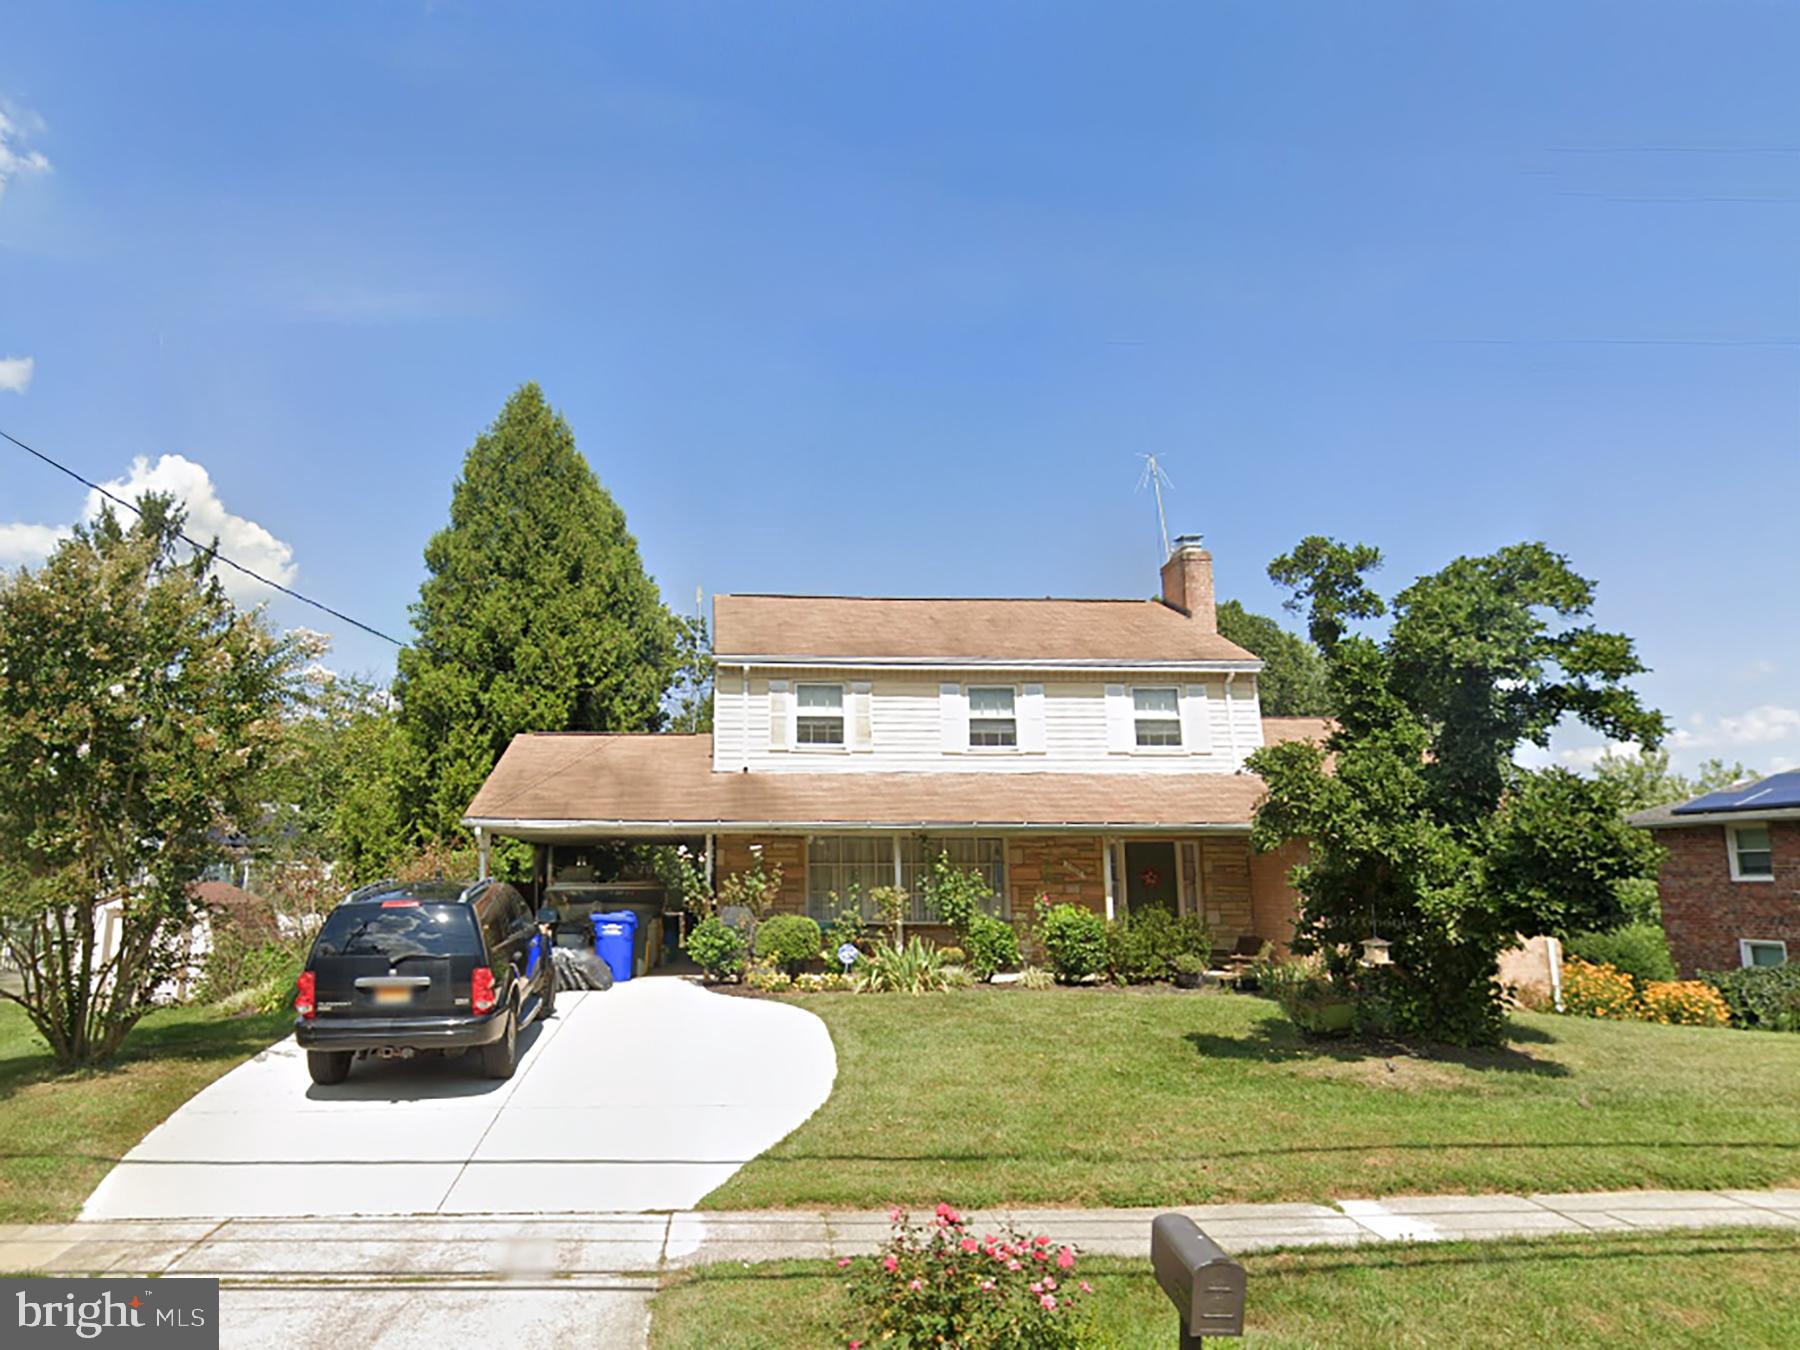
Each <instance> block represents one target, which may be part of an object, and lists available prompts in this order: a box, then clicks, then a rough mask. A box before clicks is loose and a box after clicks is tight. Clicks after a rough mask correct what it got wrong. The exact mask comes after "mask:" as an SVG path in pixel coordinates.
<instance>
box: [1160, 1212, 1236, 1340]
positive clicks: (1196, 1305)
mask: <svg viewBox="0 0 1800 1350" xmlns="http://www.w3.org/2000/svg"><path fill="white" fill-rule="evenodd" d="M1150 1265H1151V1267H1152V1269H1154V1270H1155V1272H1156V1282H1157V1283H1158V1284H1160V1285H1161V1286H1162V1290H1163V1293H1165V1294H1167V1295H1168V1296H1169V1301H1170V1302H1172V1303H1173V1304H1174V1305H1175V1311H1176V1312H1177V1313H1179V1314H1180V1315H1181V1350H1199V1347H1200V1344H1201V1338H1202V1337H1205V1336H1242V1335H1243V1334H1244V1268H1243V1267H1242V1266H1240V1265H1239V1264H1238V1263H1237V1262H1236V1261H1233V1260H1232V1259H1231V1258H1230V1257H1229V1256H1227V1255H1226V1254H1225V1250H1224V1248H1222V1247H1220V1246H1219V1244H1218V1243H1216V1242H1214V1241H1213V1240H1212V1239H1211V1238H1209V1237H1208V1236H1206V1234H1205V1233H1202V1232H1201V1231H1200V1226H1199V1225H1198V1224H1196V1223H1195V1222H1194V1221H1193V1220H1192V1219H1190V1218H1188V1216H1187V1215H1185V1214H1158V1215H1157V1216H1156V1218H1155V1219H1154V1220H1152V1221H1151V1224H1150Z"/></svg>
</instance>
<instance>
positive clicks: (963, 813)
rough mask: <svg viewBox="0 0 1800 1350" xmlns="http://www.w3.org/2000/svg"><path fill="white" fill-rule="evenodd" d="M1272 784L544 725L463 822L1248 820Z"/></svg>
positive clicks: (525, 832)
mask: <svg viewBox="0 0 1800 1350" xmlns="http://www.w3.org/2000/svg"><path fill="white" fill-rule="evenodd" d="M1262 791H1263V785H1262V780H1261V779H1260V778H1256V777H1253V776H1251V775H1249V774H1216V773H1215V774H1208V773H1193V774H1165V773H1159V774H1093V773H849V772H844V773H798V772H794V773H788V772H782V773H716V772H714V771H713V767H712V737H711V736H706V735H699V736H615V735H579V734H540V735H525V736H516V737H514V738H513V742H512V744H511V745H510V746H508V747H507V750H506V753H505V754H504V755H502V756H501V758H500V762H499V764H497V765H495V766H494V771H493V772H492V773H491V774H489V775H488V780H487V782H486V783H484V784H482V787H481V791H480V792H478V793H476V794H475V800H474V801H473V802H471V803H470V804H469V810H468V814H467V816H466V819H468V820H469V821H471V822H483V823H492V824H494V825H496V827H497V828H499V830H500V832H501V833H504V834H512V835H516V836H517V837H521V838H531V837H545V836H547V835H549V834H553V833H555V831H554V830H552V829H547V828H545V826H546V824H547V823H548V822H577V821H579V822H596V823H605V824H609V825H612V826H614V827H616V828H624V827H625V826H628V825H636V826H657V827H661V828H666V829H671V830H686V831H698V830H703V829H710V828H715V827H721V828H722V827H727V826H731V825H750V824H756V825H782V826H815V825H843V826H849V825H872V826H888V827H902V826H942V825H961V826H965V827H966V826H971V825H981V826H993V827H996V828H1003V827H1009V826H1039V827H1042V826H1055V825H1076V826H1102V825H1105V826H1113V825H1117V826H1138V827H1145V826H1149V827H1164V828H1166V827H1174V826H1193V827H1207V826H1222V825H1232V826H1246V825H1248V823H1249V820H1250V814H1251V812H1252V811H1253V810H1254V809H1255V806H1256V803H1257V801H1258V800H1259V799H1260V798H1261V796H1262ZM502 822H510V823H511V828H507V827H506V826H505V825H504V824H502ZM523 822H537V823H538V824H537V825H536V826H535V827H534V826H532V825H527V824H524V823H523Z"/></svg>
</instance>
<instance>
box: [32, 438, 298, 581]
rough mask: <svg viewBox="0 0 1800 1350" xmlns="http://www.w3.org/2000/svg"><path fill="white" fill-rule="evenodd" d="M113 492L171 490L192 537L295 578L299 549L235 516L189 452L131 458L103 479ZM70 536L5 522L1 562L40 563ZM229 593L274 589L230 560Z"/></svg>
mask: <svg viewBox="0 0 1800 1350" xmlns="http://www.w3.org/2000/svg"><path fill="white" fill-rule="evenodd" d="M101 486H103V487H104V488H105V489H106V490H107V491H108V492H110V493H112V494H113V495H114V496H116V497H119V498H121V499H123V500H125V501H128V502H135V501H136V500H137V499H138V498H139V497H140V496H141V495H143V494H144V493H146V492H160V493H166V494H168V495H170V496H172V497H174V498H175V499H176V501H177V502H179V503H180V504H181V505H182V506H183V507H185V508H186V510H187V524H186V526H185V527H184V528H185V529H186V531H187V533H188V535H189V536H190V537H191V538H193V539H197V540H199V541H200V542H201V543H202V544H204V543H208V542H210V541H211V540H213V539H215V538H216V539H217V540H218V541H219V552H220V553H222V554H223V555H225V556H226V557H228V558H232V559H234V560H235V561H237V562H240V563H242V564H243V565H244V566H245V567H248V568H250V569H252V570H253V571H256V572H259V573H261V574H262V575H263V576H265V577H268V578H269V579H270V580H271V581H277V582H280V583H281V584H283V585H287V584H288V583H290V582H292V581H293V579H294V573H295V567H294V550H293V548H292V547H291V546H290V545H288V544H286V543H284V542H282V541H281V540H279V539H277V538H276V537H275V536H274V535H273V534H271V533H270V532H269V531H268V530H266V529H264V528H263V527H262V526H261V525H258V524H257V523H256V522H255V521H254V520H249V519H246V518H245V517H243V516H238V515H233V514H232V513H231V512H230V511H227V510H226V509H225V504H224V503H223V502H221V501H220V500H219V493H218V489H217V488H216V487H214V486H213V481H212V475H211V474H209V473H207V471H206V467H205V466H204V465H202V464H198V463H196V462H195V461H193V460H191V459H188V458H187V457H186V456H185V455H162V456H160V457H159V458H158V459H157V461H156V463H155V464H152V463H151V462H150V460H149V459H148V458H147V457H146V456H143V455H139V456H138V457H137V458H136V459H134V460H132V461H131V469H130V471H129V472H128V473H126V474H125V476H124V477H122V478H115V479H112V480H111V481H109V482H106V483H103V484H102V485H101ZM102 501H103V498H102V497H101V496H100V494H99V493H98V492H92V491H90V492H89V493H88V495H87V502H86V504H85V505H84V506H83V507H82V512H81V518H82V520H84V521H91V520H93V519H95V518H96V517H97V516H98V515H99V514H100V507H101V504H102ZM68 535H69V527H68V526H66V525H32V524H25V523H15V524H5V523H0V562H4V563H9V564H17V563H35V562H41V561H42V560H43V559H44V558H45V557H47V556H48V555H49V553H50V552H51V550H52V549H54V548H55V547H56V545H57V543H58V542H59V541H60V540H63V539H66V538H67V537H68ZM217 571H218V575H219V580H220V581H221V582H222V583H223V584H224V587H225V591H226V594H228V595H230V596H231V598H232V599H233V600H236V601H237V602H238V603H240V604H252V603H255V602H257V601H260V600H266V599H268V597H269V588H268V587H267V586H264V585H263V584H261V583H260V582H257V581H252V580H251V579H250V578H249V577H247V576H245V575H244V574H243V573H242V572H240V571H238V570H237V569H236V568H234V567H228V566H226V565H225V564H224V563H220V564H218V567H217Z"/></svg>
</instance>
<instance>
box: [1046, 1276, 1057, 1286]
mask: <svg viewBox="0 0 1800 1350" xmlns="http://www.w3.org/2000/svg"><path fill="white" fill-rule="evenodd" d="M1044 1288H1046V1289H1054V1288H1056V1277H1055V1276H1054V1275H1046V1276H1044Z"/></svg>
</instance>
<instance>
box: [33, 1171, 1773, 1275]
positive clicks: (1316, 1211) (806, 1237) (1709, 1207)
mask: <svg viewBox="0 0 1800 1350" xmlns="http://www.w3.org/2000/svg"><path fill="white" fill-rule="evenodd" d="M1162 1212H1164V1211H1162V1210H1159V1209H1017V1210H1009V1211H974V1212H971V1213H970V1214H968V1215H967V1216H966V1221H967V1223H968V1224H969V1226H970V1227H971V1228H973V1229H974V1230H975V1231H977V1232H981V1231H985V1230H988V1229H995V1228H998V1227H1000V1226H1001V1225H1003V1224H1011V1225H1013V1226H1016V1227H1018V1228H1020V1229H1022V1230H1024V1231H1026V1232H1031V1233H1039V1232H1042V1233H1048V1234H1049V1235H1051V1236H1052V1237H1054V1238H1055V1239H1056V1240H1057V1241H1059V1242H1072V1243H1074V1244H1076V1245H1077V1246H1079V1247H1080V1248H1081V1249H1082V1250H1084V1251H1088V1252H1094V1253H1103V1254H1107V1255H1114V1256H1127V1257H1147V1256H1148V1255H1149V1249H1150V1220H1151V1219H1152V1218H1153V1217H1154V1216H1155V1215H1157V1214H1159V1213H1162ZM1180 1212H1181V1213H1184V1214H1188V1215H1191V1216H1192V1217H1193V1218H1194V1220H1195V1222H1197V1223H1198V1224H1199V1225H1200V1226H1201V1227H1202V1228H1203V1229H1205V1230H1206V1232H1207V1233H1208V1234H1210V1235H1211V1236H1212V1237H1214V1238H1215V1239H1217V1240H1218V1242H1219V1243H1220V1244H1221V1245H1222V1246H1223V1247H1225V1249H1226V1250H1227V1251H1231V1252H1249V1251H1258V1250H1266V1249H1268V1248H1271V1247H1285V1246H1302V1245H1318V1244H1351V1243H1362V1242H1402V1241H1404V1242H1431V1241H1447V1240H1451V1239H1459V1238H1500V1237H1535V1236H1546V1235H1551V1234H1558V1233H1565V1234H1575V1233H1596V1232H1619V1231H1628V1230H1633V1229H1665V1228H1710V1227H1720V1226H1728V1225H1729V1226H1740V1225H1748V1226H1757V1225H1760V1226H1768V1227H1781V1228H1790V1229H1796V1230H1800V1190H1781V1191H1610V1192H1584V1193H1579V1194H1570V1195H1532V1196H1523V1195H1430V1196H1397V1197H1389V1198H1387V1199H1385V1200H1342V1201H1339V1202H1337V1203H1336V1204H1334V1205H1310V1204H1279V1205H1201V1206H1193V1207H1183V1208H1181V1210H1180ZM887 1232H888V1217H887V1215H886V1214H885V1213H881V1212H862V1213H820V1212H812V1211H797V1212H796V1211H781V1210H759V1211H748V1212H744V1213H711V1212H701V1211H695V1210H681V1211H677V1212H675V1213H669V1214H591V1215H575V1214H558V1215H551V1216H533V1215H491V1216H484V1215H476V1216H451V1215H441V1214H425V1215H419V1216H417V1217H412V1218H405V1219H397V1218H366V1219H359V1218H332V1219H226V1220H218V1221H213V1220H185V1219H184V1220H171V1219H141V1220H108V1221H89V1222H81V1223H64V1224H28V1225H0V1271H12V1272H21V1271H31V1272H38V1273H45V1274H67V1275H76V1274H84V1275H87V1274H92V1275H98V1274H108V1275H198V1276H217V1277H218V1278H220V1279H221V1280H224V1281H226V1282H227V1283H228V1284H233V1285H242V1286H262V1287H271V1286H303V1287H315V1288H316V1287H319V1286H327V1285H339V1284H350V1285H357V1284H361V1285H384V1284H391V1283H393V1282H395V1281H405V1282H407V1283H408V1284H409V1285H418V1284H421V1283H423V1284H428V1285H431V1284H435V1285H438V1286H440V1287H441V1286H445V1285H459V1286H467V1285H468V1284H470V1283H473V1282H481V1283H490V1284H491V1283H493V1282H496V1281H522V1282H527V1283H530V1282H535V1281H543V1280H552V1279H553V1280H555V1281H556V1282H557V1286H558V1287H559V1288H562V1289H568V1290H574V1289H578V1288H581V1287H584V1286H587V1287H594V1288H615V1287H617V1286H618V1285H620V1284H621V1280H620V1278H619V1277H620V1276H628V1275H633V1274H637V1275H653V1274H655V1273H657V1272H660V1271H667V1270H676V1269H681V1268H684V1267H689V1266H697V1265H704V1264H706V1263H709V1262H714V1261H769V1260H777V1259H783V1258H803V1259H813V1258H817V1259H826V1258H833V1257H839V1256H857V1255H861V1254H864V1253H866V1252H870V1251H873V1250H874V1249H875V1247H876V1246H877V1244H879V1243H880V1242H881V1241H882V1239H883V1238H885V1237H886V1236H887ZM624 1283H630V1282H629V1281H625V1282H624Z"/></svg>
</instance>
